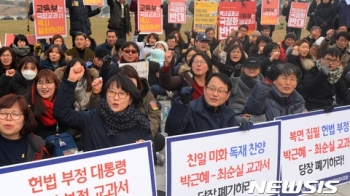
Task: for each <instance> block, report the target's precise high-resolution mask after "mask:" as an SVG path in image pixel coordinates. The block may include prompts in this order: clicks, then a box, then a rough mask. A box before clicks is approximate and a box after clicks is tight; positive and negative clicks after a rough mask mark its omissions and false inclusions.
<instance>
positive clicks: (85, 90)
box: [55, 58, 99, 111]
mask: <svg viewBox="0 0 350 196" xmlns="http://www.w3.org/2000/svg"><path fill="white" fill-rule="evenodd" d="M77 66H83V67H84V75H83V77H82V78H80V79H79V81H78V83H77V87H76V89H75V92H74V103H73V107H72V108H74V109H75V110H78V111H79V110H87V109H88V106H87V105H88V104H89V100H90V94H91V90H92V86H91V84H92V81H94V79H95V78H99V72H98V70H97V69H95V68H86V66H84V62H83V60H81V59H79V58H73V59H72V60H71V61H70V62H69V63H68V65H67V66H64V67H61V68H58V69H56V71H55V75H56V76H57V78H58V79H59V80H60V81H62V80H63V78H64V77H68V75H69V72H70V69H72V67H77Z"/></svg>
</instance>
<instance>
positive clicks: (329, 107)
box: [323, 106, 334, 113]
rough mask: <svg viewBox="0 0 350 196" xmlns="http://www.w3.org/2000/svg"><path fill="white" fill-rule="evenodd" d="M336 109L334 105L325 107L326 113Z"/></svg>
mask: <svg viewBox="0 0 350 196" xmlns="http://www.w3.org/2000/svg"><path fill="white" fill-rule="evenodd" d="M333 109H334V106H325V107H324V108H323V111H324V113H331V112H332V111H333Z"/></svg>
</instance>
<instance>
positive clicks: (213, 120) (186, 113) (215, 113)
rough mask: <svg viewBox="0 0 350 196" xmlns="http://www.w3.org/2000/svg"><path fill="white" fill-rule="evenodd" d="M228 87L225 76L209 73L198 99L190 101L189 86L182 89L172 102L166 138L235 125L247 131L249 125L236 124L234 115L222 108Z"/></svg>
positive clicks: (228, 93) (244, 123)
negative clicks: (202, 92)
mask: <svg viewBox="0 0 350 196" xmlns="http://www.w3.org/2000/svg"><path fill="white" fill-rule="evenodd" d="M231 88H232V84H231V81H230V79H229V78H228V77H227V76H226V75H224V74H222V73H215V74H212V75H211V76H210V77H209V78H207V79H206V82H205V87H204V94H203V95H202V96H201V97H199V99H198V100H195V101H191V102H190V100H191V99H192V87H189V86H187V87H183V88H182V89H181V93H180V97H179V98H176V99H174V100H173V102H172V109H171V110H170V112H169V114H168V117H167V121H166V124H165V131H166V132H167V133H168V135H179V134H186V133H195V132H202V131H208V130H214V129H221V128H226V127H234V126H238V125H240V127H241V128H242V129H244V130H249V129H250V128H251V126H252V123H251V122H246V121H243V122H241V123H239V122H238V121H237V119H236V118H235V115H236V113H235V112H234V111H233V110H232V109H231V108H230V107H228V106H226V105H225V102H226V101H227V100H228V98H229V97H230V95H231Z"/></svg>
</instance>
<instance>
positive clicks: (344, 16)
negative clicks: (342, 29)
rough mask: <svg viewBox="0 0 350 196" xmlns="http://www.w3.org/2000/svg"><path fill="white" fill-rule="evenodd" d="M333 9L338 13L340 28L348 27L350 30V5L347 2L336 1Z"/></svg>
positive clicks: (343, 0) (342, 0)
mask: <svg viewBox="0 0 350 196" xmlns="http://www.w3.org/2000/svg"><path fill="white" fill-rule="evenodd" d="M333 9H334V10H335V12H336V13H338V19H339V26H341V25H346V26H347V28H348V31H349V30H350V5H348V4H347V2H346V1H345V0H334V2H333Z"/></svg>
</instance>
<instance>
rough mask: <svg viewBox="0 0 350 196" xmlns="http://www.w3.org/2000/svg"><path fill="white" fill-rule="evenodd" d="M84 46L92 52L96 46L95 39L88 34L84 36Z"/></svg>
mask: <svg viewBox="0 0 350 196" xmlns="http://www.w3.org/2000/svg"><path fill="white" fill-rule="evenodd" d="M85 47H86V48H89V49H90V50H91V51H93V52H94V51H95V50H96V47H97V44H96V41H95V39H94V38H92V37H91V36H90V35H87V36H86V39H85Z"/></svg>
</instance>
